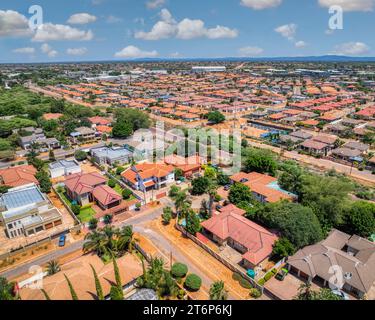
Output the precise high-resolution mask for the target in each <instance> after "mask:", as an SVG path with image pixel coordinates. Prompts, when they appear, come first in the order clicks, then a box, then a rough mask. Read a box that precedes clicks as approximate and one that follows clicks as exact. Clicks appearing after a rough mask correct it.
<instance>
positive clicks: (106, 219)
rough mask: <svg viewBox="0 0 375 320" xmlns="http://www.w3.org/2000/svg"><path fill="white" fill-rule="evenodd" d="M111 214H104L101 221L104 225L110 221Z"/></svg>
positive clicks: (111, 218)
mask: <svg viewBox="0 0 375 320" xmlns="http://www.w3.org/2000/svg"><path fill="white" fill-rule="evenodd" d="M112 220H113V216H112V215H111V214H106V215H105V216H104V218H103V222H104V224H105V225H109V224H111V223H112Z"/></svg>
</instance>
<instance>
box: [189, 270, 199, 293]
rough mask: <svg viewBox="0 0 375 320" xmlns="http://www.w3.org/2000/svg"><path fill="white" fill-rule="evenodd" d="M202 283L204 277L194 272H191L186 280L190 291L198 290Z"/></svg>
mask: <svg viewBox="0 0 375 320" xmlns="http://www.w3.org/2000/svg"><path fill="white" fill-rule="evenodd" d="M201 285H202V279H201V278H200V277H199V276H197V275H196V274H194V273H191V274H189V275H188V276H187V277H186V280H185V287H186V288H187V289H188V290H190V291H198V290H199V289H200V287H201Z"/></svg>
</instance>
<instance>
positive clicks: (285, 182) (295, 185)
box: [279, 163, 303, 195]
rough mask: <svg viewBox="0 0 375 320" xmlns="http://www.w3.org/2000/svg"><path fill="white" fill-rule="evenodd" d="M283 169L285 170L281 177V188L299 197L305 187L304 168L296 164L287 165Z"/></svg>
mask: <svg viewBox="0 0 375 320" xmlns="http://www.w3.org/2000/svg"><path fill="white" fill-rule="evenodd" d="M281 169H282V170H283V173H282V174H281V176H280V177H279V185H280V187H281V188H283V189H284V190H287V191H289V192H293V193H295V194H298V195H299V194H300V193H301V188H302V185H303V183H302V175H303V170H302V168H301V167H300V166H299V165H298V164H296V163H285V164H283V166H282V168H281Z"/></svg>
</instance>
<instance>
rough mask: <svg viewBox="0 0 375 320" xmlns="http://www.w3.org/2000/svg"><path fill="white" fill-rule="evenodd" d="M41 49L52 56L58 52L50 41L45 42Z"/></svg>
mask: <svg viewBox="0 0 375 320" xmlns="http://www.w3.org/2000/svg"><path fill="white" fill-rule="evenodd" d="M40 50H42V52H43V53H45V54H46V55H47V56H48V57H50V58H54V57H56V56H57V54H58V52H57V51H56V50H53V49H52V47H51V46H50V45H49V44H48V43H43V44H42V45H41V47H40Z"/></svg>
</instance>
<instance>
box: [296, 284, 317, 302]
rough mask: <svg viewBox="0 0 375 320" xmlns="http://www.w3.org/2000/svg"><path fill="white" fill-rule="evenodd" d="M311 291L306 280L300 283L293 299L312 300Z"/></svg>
mask: <svg viewBox="0 0 375 320" xmlns="http://www.w3.org/2000/svg"><path fill="white" fill-rule="evenodd" d="M312 299H313V291H312V289H311V283H310V282H306V283H303V284H301V285H300V287H299V289H298V295H297V296H296V297H295V300H312Z"/></svg>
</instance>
